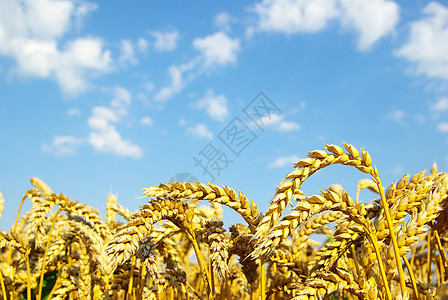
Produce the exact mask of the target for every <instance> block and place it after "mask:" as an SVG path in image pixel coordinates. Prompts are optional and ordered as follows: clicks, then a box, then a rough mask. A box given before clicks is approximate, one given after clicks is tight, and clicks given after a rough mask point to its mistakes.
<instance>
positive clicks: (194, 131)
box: [187, 124, 213, 140]
mask: <svg viewBox="0 0 448 300" xmlns="http://www.w3.org/2000/svg"><path fill="white" fill-rule="evenodd" d="M187 133H188V134H190V135H192V136H194V137H198V138H205V139H208V140H211V139H212V138H213V133H212V132H211V131H210V129H208V127H207V125H205V124H197V125H196V126H193V127H189V128H188V129H187Z"/></svg>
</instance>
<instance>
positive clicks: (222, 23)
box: [213, 12, 234, 32]
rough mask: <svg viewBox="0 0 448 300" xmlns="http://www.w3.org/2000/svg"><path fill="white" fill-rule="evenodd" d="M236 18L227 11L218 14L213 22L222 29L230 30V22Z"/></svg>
mask: <svg viewBox="0 0 448 300" xmlns="http://www.w3.org/2000/svg"><path fill="white" fill-rule="evenodd" d="M233 21H234V19H233V18H232V16H231V15H229V14H228V13H226V12H222V13H220V14H218V15H217V16H216V17H215V19H214V20H213V23H215V25H216V26H217V27H218V28H219V29H220V30H222V31H226V32H230V30H231V29H230V23H231V22H233Z"/></svg>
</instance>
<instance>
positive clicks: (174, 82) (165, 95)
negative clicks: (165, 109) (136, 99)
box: [154, 66, 184, 102]
mask: <svg viewBox="0 0 448 300" xmlns="http://www.w3.org/2000/svg"><path fill="white" fill-rule="evenodd" d="M168 73H169V75H170V79H171V83H170V85H167V86H164V87H162V88H161V89H160V91H159V92H158V93H157V94H156V95H155V96H154V100H156V101H159V102H164V101H166V100H168V99H169V98H171V97H172V96H173V95H174V94H177V93H179V92H180V91H181V90H182V89H183V88H184V80H183V76H182V74H183V70H182V68H181V67H178V66H171V67H170V69H169V70H168Z"/></svg>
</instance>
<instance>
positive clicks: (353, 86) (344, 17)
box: [0, 0, 448, 230]
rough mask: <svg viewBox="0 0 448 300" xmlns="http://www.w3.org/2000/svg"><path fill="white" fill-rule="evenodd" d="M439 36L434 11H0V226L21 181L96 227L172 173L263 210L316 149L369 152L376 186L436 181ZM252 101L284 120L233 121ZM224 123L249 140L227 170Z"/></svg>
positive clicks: (298, 5)
mask: <svg viewBox="0 0 448 300" xmlns="http://www.w3.org/2000/svg"><path fill="white" fill-rule="evenodd" d="M173 7H176V9H173ZM447 24H448V5H447V3H446V2H444V1H440V2H429V1H412V2H409V1H384V0H377V1H361V0H359V1H348V0H320V1H292V0H291V1H279V2H274V1H250V2H240V1H227V2H225V3H222V2H220V1H210V2H207V4H205V3H204V2H202V1H189V2H188V4H185V3H184V2H183V1H173V2H170V4H169V5H168V4H165V3H149V2H147V1H133V2H132V3H126V4H124V3H123V2H122V1H96V2H95V1H62V0H61V1H50V0H42V1H9V0H0V140H1V146H0V170H1V172H0V190H1V191H2V193H3V195H4V198H5V200H6V202H5V210H4V212H3V215H2V218H1V219H0V228H1V229H3V230H8V229H9V227H10V226H12V224H13V223H14V218H15V214H16V212H17V209H18V206H19V202H20V199H21V197H22V195H23V193H24V191H26V190H28V189H29V188H30V187H31V185H30V184H29V178H30V177H31V176H38V177H40V178H42V179H43V180H45V182H47V183H48V184H49V185H50V186H51V188H52V189H53V190H54V191H55V192H56V193H58V192H64V193H65V194H66V195H68V196H70V197H71V199H72V200H80V201H82V202H84V203H87V204H89V205H91V206H93V207H95V208H98V209H100V213H101V214H102V215H103V216H104V205H105V200H106V198H107V195H108V193H109V192H113V193H116V194H117V195H118V200H119V203H121V204H122V205H124V206H126V207H128V208H129V209H130V210H136V209H137V208H138V205H141V204H144V203H146V200H145V199H138V197H140V196H141V195H142V192H141V190H140V189H141V188H144V187H148V186H153V185H157V184H158V183H159V182H167V181H169V180H170V179H171V178H172V177H173V176H174V175H175V174H177V173H180V172H188V173H190V174H192V175H194V176H195V177H196V178H197V179H198V180H199V181H201V182H205V183H206V182H208V181H213V182H215V183H217V184H226V185H228V186H230V187H232V188H234V189H238V188H239V189H241V190H242V191H243V192H244V193H245V194H246V195H247V196H248V197H249V198H254V200H255V201H256V203H257V204H258V205H259V208H260V210H261V211H265V210H266V209H267V207H268V202H269V200H270V199H271V198H272V195H273V193H274V191H275V187H276V186H277V185H278V184H279V181H280V179H281V178H283V177H284V175H285V174H286V173H287V172H289V171H291V170H292V164H293V163H294V162H297V161H298V160H299V159H301V158H304V157H305V156H306V154H307V152H308V151H311V150H313V149H322V147H323V145H324V144H327V143H328V144H332V143H334V144H338V145H341V144H342V142H343V141H345V142H348V143H351V144H353V145H354V146H356V147H358V148H361V147H363V148H364V149H366V150H368V151H369V153H370V154H371V156H372V158H373V161H374V164H375V165H376V166H377V167H378V169H379V172H380V176H381V178H382V180H383V183H384V185H385V186H388V185H389V184H390V183H391V182H392V181H393V180H395V179H399V178H401V177H402V176H403V175H405V174H406V173H408V172H409V173H411V174H414V173H416V172H419V171H421V170H423V169H429V168H430V167H431V166H432V163H433V161H437V162H438V165H439V170H440V171H442V172H443V171H446V169H447V166H448V147H447V142H448V93H447V82H448V25H447ZM259 92H264V94H265V95H266V96H267V97H269V99H271V100H272V102H273V103H275V105H276V106H277V107H278V108H279V109H280V111H281V113H279V114H276V115H275V116H274V115H273V116H268V117H267V118H266V119H264V121H265V123H264V126H263V128H259V127H256V126H254V125H253V123H252V122H251V120H250V119H249V118H248V117H247V116H246V115H245V114H244V111H243V110H244V108H245V107H246V106H247V105H248V104H250V103H251V101H252V100H253V99H254V98H255V97H256V96H257V95H258V94H259ZM235 117H239V118H240V119H241V120H242V121H243V122H244V123H245V124H246V125H247V126H248V127H249V129H250V130H252V132H253V133H254V134H255V135H256V136H257V138H256V139H255V140H254V141H253V142H252V143H251V144H250V145H248V146H247V148H246V149H245V150H244V151H242V152H241V154H240V156H239V157H238V156H236V155H234V154H233V153H232V152H231V151H230V150H229V149H228V148H227V147H226V145H225V144H224V143H223V142H222V141H221V140H220V139H219V133H220V132H221V131H222V130H223V129H224V128H226V126H227V125H228V124H230V123H231V121H232V120H233V119H234V118H235ZM210 141H213V143H214V144H215V145H216V146H217V147H218V148H220V149H221V152H222V153H225V154H227V156H228V158H229V159H230V160H233V162H232V163H231V164H229V165H228V168H226V169H225V170H223V171H222V172H221V174H219V175H218V174H215V175H216V176H215V179H214V180H212V178H211V177H210V176H208V175H207V174H204V173H203V170H202V169H201V168H199V167H197V166H195V162H194V160H193V157H197V156H198V155H199V153H200V151H201V150H202V149H203V148H204V147H205V146H206V145H207V144H208V143H209V142H210ZM362 178H365V177H363V176H362V175H360V174H359V173H358V172H356V171H354V170H353V169H352V168H347V167H344V166H335V167H331V168H328V170H324V171H323V172H321V173H318V174H316V175H315V176H313V177H312V178H310V180H309V181H307V182H306V183H305V185H304V186H303V189H304V191H305V192H306V193H307V194H315V193H318V191H319V189H325V188H326V187H327V186H328V185H330V184H332V183H340V184H341V185H342V186H343V187H344V188H345V189H346V190H347V191H348V192H349V194H350V195H352V197H354V193H355V189H356V186H355V183H356V182H357V181H358V180H359V179H362ZM368 193H369V192H365V194H363V195H364V196H363V197H364V198H363V199H369V198H374V197H375V196H374V195H373V194H368ZM30 207H31V204H30V203H29V201H27V202H25V204H24V209H23V211H27V210H28V209H29V208H30ZM240 220H241V219H239V217H238V216H237V214H236V213H234V212H232V211H230V210H226V211H225V213H224V222H225V223H226V224H234V223H236V222H240Z"/></svg>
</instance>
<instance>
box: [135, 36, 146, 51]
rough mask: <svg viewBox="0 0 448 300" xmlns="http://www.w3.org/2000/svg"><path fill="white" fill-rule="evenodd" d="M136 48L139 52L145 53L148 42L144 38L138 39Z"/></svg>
mask: <svg viewBox="0 0 448 300" xmlns="http://www.w3.org/2000/svg"><path fill="white" fill-rule="evenodd" d="M137 48H138V50H139V51H142V52H143V51H146V50H147V49H148V41H147V40H146V39H144V38H139V39H138V41H137Z"/></svg>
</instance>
